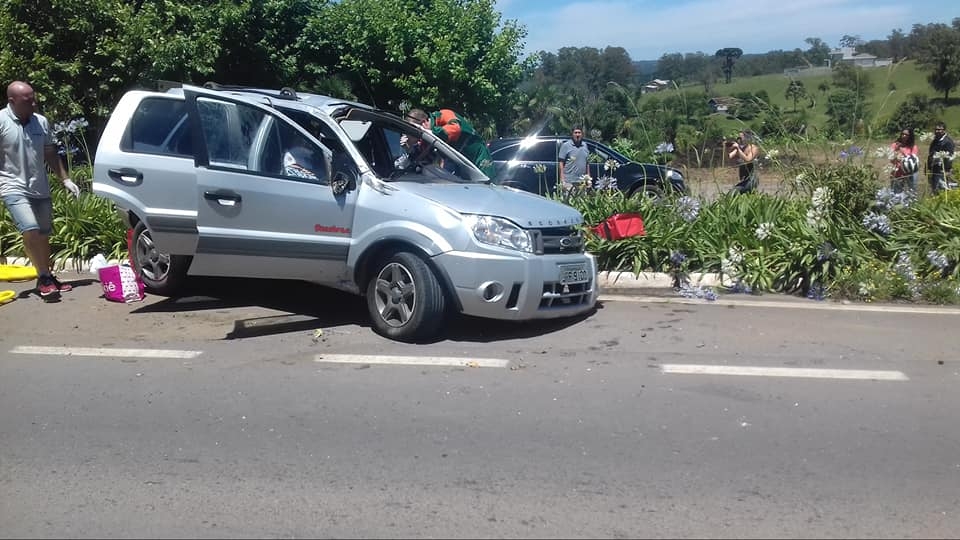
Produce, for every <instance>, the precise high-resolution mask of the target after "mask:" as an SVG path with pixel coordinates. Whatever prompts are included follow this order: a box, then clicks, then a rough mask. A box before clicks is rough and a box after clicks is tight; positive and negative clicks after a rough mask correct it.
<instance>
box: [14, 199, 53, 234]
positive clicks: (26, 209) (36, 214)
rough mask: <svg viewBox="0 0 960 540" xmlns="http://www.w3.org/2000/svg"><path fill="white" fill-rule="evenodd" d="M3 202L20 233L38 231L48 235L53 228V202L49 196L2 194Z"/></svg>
mask: <svg viewBox="0 0 960 540" xmlns="http://www.w3.org/2000/svg"><path fill="white" fill-rule="evenodd" d="M3 204H4V206H6V207H7V211H8V212H10V215H11V216H12V217H13V223H14V225H16V226H17V230H18V231H20V233H21V234H22V233H25V232H27V231H38V232H39V233H40V234H43V235H49V234H50V231H51V230H52V229H53V202H52V201H51V200H50V198H45V199H34V198H32V197H27V196H25V195H4V196H3Z"/></svg>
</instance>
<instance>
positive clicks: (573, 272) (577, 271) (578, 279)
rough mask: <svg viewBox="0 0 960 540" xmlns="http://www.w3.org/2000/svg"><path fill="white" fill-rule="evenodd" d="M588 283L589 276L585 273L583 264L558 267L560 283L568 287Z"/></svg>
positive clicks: (585, 266)
mask: <svg viewBox="0 0 960 540" xmlns="http://www.w3.org/2000/svg"><path fill="white" fill-rule="evenodd" d="M588 281H590V274H589V272H587V265H585V264H561V265H560V283H563V284H564V285H569V284H573V283H586V282H588Z"/></svg>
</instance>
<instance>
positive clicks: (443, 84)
mask: <svg viewBox="0 0 960 540" xmlns="http://www.w3.org/2000/svg"><path fill="white" fill-rule="evenodd" d="M525 35H526V30H525V29H524V28H523V27H522V26H520V25H518V24H517V23H516V21H513V20H508V21H501V19H500V14H499V13H498V12H497V11H496V10H494V2H493V0H431V1H429V2H425V1H423V0H341V1H339V2H335V3H331V4H330V5H329V6H327V7H325V8H324V9H323V11H322V13H321V14H320V15H319V16H316V17H313V18H311V19H310V21H309V23H308V24H307V26H306V28H305V29H304V31H303V33H302V34H301V36H300V37H299V39H298V40H297V48H298V49H299V51H300V54H299V58H298V60H299V62H300V63H301V66H302V68H303V73H304V76H305V77H306V78H307V79H308V80H309V81H310V82H312V83H318V82H320V81H322V80H323V79H325V78H327V77H329V76H331V75H337V76H340V77H342V78H344V79H345V80H347V81H349V82H350V84H351V86H352V87H353V88H354V89H355V90H356V93H357V95H358V96H359V97H360V99H362V100H364V101H368V102H371V103H373V104H375V105H378V106H380V107H383V108H395V109H396V110H399V109H400V108H401V104H402V103H404V102H405V103H410V104H414V105H415V106H419V107H424V108H434V107H441V106H443V107H450V108H453V109H456V110H457V111H458V112H461V113H462V114H464V115H465V116H466V117H468V118H470V119H471V120H475V121H487V122H496V124H497V126H498V127H497V131H500V130H501V129H506V126H507V125H508V124H509V122H510V118H509V115H510V113H511V111H512V110H513V105H514V104H515V94H514V90H515V89H516V87H517V86H518V84H519V83H520V81H521V80H522V77H523V73H524V68H525V63H524V62H521V61H520V60H519V56H520V53H521V51H522V47H523V38H524V37H525Z"/></svg>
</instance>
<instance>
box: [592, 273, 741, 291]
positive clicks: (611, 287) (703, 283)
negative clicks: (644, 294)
mask: <svg viewBox="0 0 960 540" xmlns="http://www.w3.org/2000/svg"><path fill="white" fill-rule="evenodd" d="M687 278H688V280H689V281H688V283H689V284H690V285H691V286H693V287H725V286H729V284H727V283H723V280H722V279H721V278H720V274H714V273H696V272H693V273H690V274H687ZM673 283H674V280H673V276H671V275H670V274H667V273H665V272H640V273H639V274H635V273H633V272H606V271H604V272H598V273H597V285H599V286H600V291H601V292H602V293H607V292H611V293H612V292H613V291H630V292H634V293H636V292H640V291H643V290H650V289H654V290H661V289H673Z"/></svg>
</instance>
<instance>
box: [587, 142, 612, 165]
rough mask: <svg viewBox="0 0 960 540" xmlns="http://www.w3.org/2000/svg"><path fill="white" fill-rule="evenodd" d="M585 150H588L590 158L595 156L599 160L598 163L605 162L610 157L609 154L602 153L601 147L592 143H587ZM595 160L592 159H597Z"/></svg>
mask: <svg viewBox="0 0 960 540" xmlns="http://www.w3.org/2000/svg"><path fill="white" fill-rule="evenodd" d="M587 149H588V150H590V155H591V156H594V155H596V156H597V158H599V159H598V161H600V162H603V161H606V160H608V159H610V158H611V157H612V156H611V154H610V153H609V152H606V151H604V149H603V148H602V147H600V146H597V145H595V144H593V143H587ZM597 158H594V159H597Z"/></svg>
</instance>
